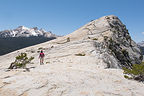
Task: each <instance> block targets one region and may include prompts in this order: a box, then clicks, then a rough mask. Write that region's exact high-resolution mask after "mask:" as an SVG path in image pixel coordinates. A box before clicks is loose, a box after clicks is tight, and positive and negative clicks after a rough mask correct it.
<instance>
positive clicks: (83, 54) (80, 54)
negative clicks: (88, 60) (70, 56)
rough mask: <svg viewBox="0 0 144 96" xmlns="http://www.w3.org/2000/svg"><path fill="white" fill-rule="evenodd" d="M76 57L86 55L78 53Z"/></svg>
mask: <svg viewBox="0 0 144 96" xmlns="http://www.w3.org/2000/svg"><path fill="white" fill-rule="evenodd" d="M75 55H76V56H85V55H86V54H85V53H78V54H75Z"/></svg>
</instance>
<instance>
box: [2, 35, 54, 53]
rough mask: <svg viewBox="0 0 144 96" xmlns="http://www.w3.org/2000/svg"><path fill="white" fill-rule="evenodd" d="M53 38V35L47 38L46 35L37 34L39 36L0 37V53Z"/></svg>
mask: <svg viewBox="0 0 144 96" xmlns="http://www.w3.org/2000/svg"><path fill="white" fill-rule="evenodd" d="M53 39H55V37H50V38H47V37H43V36H39V37H7V38H0V55H4V54H7V53H9V52H12V51H15V50H18V49H21V48H25V47H28V46H32V45H36V44H39V43H43V42H46V41H50V40H53Z"/></svg>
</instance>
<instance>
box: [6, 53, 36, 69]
mask: <svg viewBox="0 0 144 96" xmlns="http://www.w3.org/2000/svg"><path fill="white" fill-rule="evenodd" d="M33 59H34V57H30V58H28V57H27V54H26V53H21V54H20V55H18V56H16V59H15V61H14V62H12V63H11V65H10V67H9V68H8V69H17V68H26V64H28V63H30V62H31V61H32V60H33Z"/></svg>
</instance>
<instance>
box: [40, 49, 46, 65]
mask: <svg viewBox="0 0 144 96" xmlns="http://www.w3.org/2000/svg"><path fill="white" fill-rule="evenodd" d="M44 56H45V55H44V53H43V51H42V50H41V52H40V55H39V58H40V65H42V64H44Z"/></svg>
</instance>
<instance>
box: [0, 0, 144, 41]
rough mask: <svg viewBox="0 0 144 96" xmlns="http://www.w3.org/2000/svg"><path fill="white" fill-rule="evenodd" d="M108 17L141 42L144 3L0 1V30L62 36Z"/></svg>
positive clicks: (117, 0) (131, 0) (143, 0)
mask: <svg viewBox="0 0 144 96" xmlns="http://www.w3.org/2000/svg"><path fill="white" fill-rule="evenodd" d="M111 14H113V15H116V16H118V17H119V18H120V19H121V21H122V22H123V23H124V24H125V25H126V26H127V29H128V30H129V33H130V35H131V36H132V39H133V40H134V41H136V42H140V41H142V40H144V34H142V32H144V0H0V30H5V29H14V28H17V27H18V26H20V25H24V26H26V27H35V26H36V27H38V28H44V29H45V30H47V31H52V32H53V33H55V34H57V35H66V34H69V33H71V32H73V31H75V30H76V29H78V28H79V27H81V26H83V25H84V24H86V23H88V22H89V21H91V20H94V19H98V18H100V17H102V16H105V15H111Z"/></svg>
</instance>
